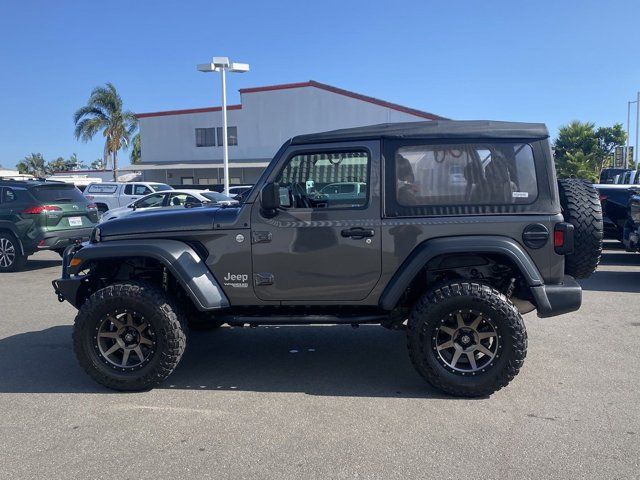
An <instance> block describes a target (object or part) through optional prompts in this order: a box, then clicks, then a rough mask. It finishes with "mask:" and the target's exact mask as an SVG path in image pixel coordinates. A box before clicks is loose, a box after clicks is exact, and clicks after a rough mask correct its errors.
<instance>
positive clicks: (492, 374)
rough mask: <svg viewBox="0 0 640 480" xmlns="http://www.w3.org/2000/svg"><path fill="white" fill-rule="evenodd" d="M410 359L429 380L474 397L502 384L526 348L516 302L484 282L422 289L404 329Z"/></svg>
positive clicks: (514, 371)
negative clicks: (427, 290)
mask: <svg viewBox="0 0 640 480" xmlns="http://www.w3.org/2000/svg"><path fill="white" fill-rule="evenodd" d="M407 336H408V338H407V340H408V347H409V356H410V357H411V361H412V363H413V365H414V367H415V368H416V370H418V373H420V375H422V376H423V377H424V378H425V379H426V380H427V381H428V382H429V383H430V384H431V385H433V386H434V387H436V388H439V389H441V390H443V391H445V392H447V393H449V394H451V395H456V396H463V397H478V396H485V395H490V394H492V393H493V392H495V391H497V390H499V389H501V388H502V387H505V386H506V385H507V384H508V383H509V382H510V381H511V380H513V378H514V377H515V376H516V375H517V374H518V372H519V370H520V367H521V366H522V364H523V362H524V358H525V356H526V352H527V333H526V330H525V327H524V322H523V320H522V317H521V316H520V314H519V313H518V310H517V309H516V307H515V306H514V305H513V304H512V303H511V302H510V301H509V300H508V299H507V298H506V297H505V296H504V295H503V294H501V293H500V292H498V291H497V290H494V289H493V288H491V287H489V286H487V285H481V284H476V283H451V284H448V285H445V286H443V287H440V288H437V289H434V290H431V291H429V292H427V293H426V294H424V295H423V296H422V298H420V300H418V302H417V303H416V305H415V306H414V308H413V310H412V312H411V315H410V317H409V328H408V331H407Z"/></svg>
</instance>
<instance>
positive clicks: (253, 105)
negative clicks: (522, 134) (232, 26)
mask: <svg viewBox="0 0 640 480" xmlns="http://www.w3.org/2000/svg"><path fill="white" fill-rule="evenodd" d="M240 99H241V103H240V105H230V106H228V125H229V135H228V136H229V168H230V170H229V177H230V183H231V184H232V185H233V184H246V183H248V184H252V183H254V182H255V181H256V180H257V179H258V177H259V176H260V174H261V173H262V170H263V169H264V167H265V166H266V165H267V164H268V163H269V161H270V160H271V158H272V156H273V155H274V154H275V153H276V151H277V150H278V148H280V146H281V145H282V143H283V142H284V141H285V140H287V139H289V138H291V137H293V136H295V135H299V134H305V133H314V132H321V131H327V130H334V129H338V128H347V127H357V126H363V125H373V124H377V123H386V122H411V121H416V120H435V119H440V118H443V117H440V116H438V115H434V114H432V113H428V112H423V111H421V110H416V109H413V108H408V107H403V106H401V105H397V104H394V103H390V102H385V101H383V100H378V99H376V98H372V97H367V96H365V95H361V94H358V93H354V92H350V91H347V90H343V89H340V88H336V87H332V86H330V85H325V84H323V83H319V82H315V81H313V80H312V81H308V82H303V83H291V84H284V85H272V86H267V87H257V88H245V89H241V90H240ZM137 117H138V119H139V121H140V137H141V150H142V161H141V163H140V164H138V165H136V166H135V169H136V170H139V171H141V172H142V173H143V175H144V179H145V180H148V181H157V182H165V183H169V184H171V185H190V184H198V185H220V184H222V183H223V170H222V114H221V108H220V107H209V108H198V109H191V110H173V111H165V112H153V113H140V114H138V115H137Z"/></svg>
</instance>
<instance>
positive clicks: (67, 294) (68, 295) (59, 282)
mask: <svg viewBox="0 0 640 480" xmlns="http://www.w3.org/2000/svg"><path fill="white" fill-rule="evenodd" d="M81 248H82V245H79V244H74V245H69V246H68V247H67V248H65V250H64V253H63V254H62V277H60V278H58V279H56V280H53V281H52V282H51V284H52V285H53V290H54V292H55V293H56V295H57V296H58V300H59V301H60V302H64V301H65V300H66V301H67V302H69V303H70V304H71V305H73V306H74V307H75V308H79V305H78V290H79V289H80V286H81V285H82V283H83V282H85V281H87V277H86V276H73V277H72V276H71V275H70V274H69V262H70V261H71V259H72V258H73V255H74V254H75V252H77V251H78V250H80V249H81Z"/></svg>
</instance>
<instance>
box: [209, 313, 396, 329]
mask: <svg viewBox="0 0 640 480" xmlns="http://www.w3.org/2000/svg"><path fill="white" fill-rule="evenodd" d="M388 318H389V315H304V314H302V315H216V316H215V319H216V320H220V321H222V322H225V323H228V324H229V325H231V326H234V327H239V326H244V325H246V324H249V325H251V326H255V325H334V324H346V325H350V324H351V325H360V324H363V323H383V322H384V321H385V320H387V319H388Z"/></svg>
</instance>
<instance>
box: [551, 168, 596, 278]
mask: <svg viewBox="0 0 640 480" xmlns="http://www.w3.org/2000/svg"><path fill="white" fill-rule="evenodd" d="M558 188H559V190H560V206H561V207H562V214H563V215H564V220H565V221H566V222H569V223H570V224H572V225H573V227H574V249H573V253H572V254H571V255H567V256H566V257H565V267H564V270H565V273H566V274H567V275H571V276H572V277H575V278H587V277H589V276H590V275H591V274H592V273H593V272H595V270H596V267H597V266H598V263H600V255H601V254H602V238H603V224H602V206H601V205H600V198H599V197H598V191H597V190H596V189H595V188H593V186H592V185H591V184H590V183H589V182H587V181H586V180H580V179H577V178H567V179H564V180H558Z"/></svg>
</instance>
